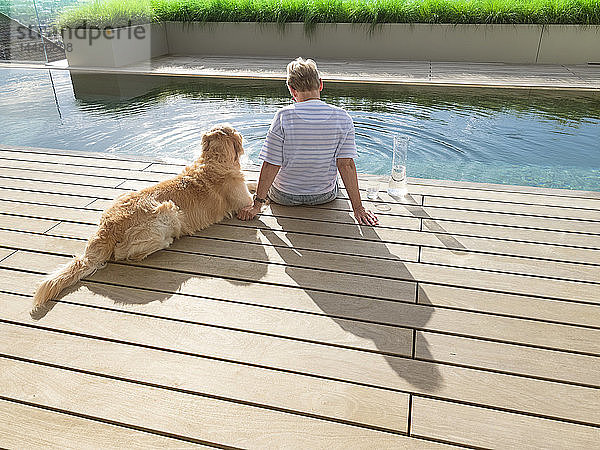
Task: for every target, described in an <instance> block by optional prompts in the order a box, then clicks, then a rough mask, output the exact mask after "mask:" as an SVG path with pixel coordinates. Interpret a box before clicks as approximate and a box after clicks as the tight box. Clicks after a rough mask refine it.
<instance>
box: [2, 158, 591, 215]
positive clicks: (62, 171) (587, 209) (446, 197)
mask: <svg viewBox="0 0 600 450" xmlns="http://www.w3.org/2000/svg"><path fill="white" fill-rule="evenodd" d="M0 169H9V170H23V171H29V172H40V173H51V174H57V173H59V174H63V175H73V176H86V177H92V178H99V179H111V180H112V179H117V180H123V181H134V182H146V183H158V182H160V181H162V180H163V178H160V177H157V178H151V179H144V178H136V177H135V176H133V177H129V176H128V177H125V176H116V175H115V176H111V175H90V174H82V173H76V172H67V171H64V170H61V171H58V170H44V169H29V168H18V167H10V166H2V165H0ZM118 170H129V169H118ZM132 171H133V170H132ZM136 172H140V173H145V174H153V173H157V174H161V175H171V176H175V175H176V174H173V173H170V172H150V171H145V172H143V171H139V170H136ZM39 181H44V180H39ZM105 187H106V186H105ZM113 187H114V186H113ZM413 195H427V196H429V197H432V198H443V199H452V200H465V201H480V202H481V201H483V202H490V203H500V204H509V205H522V206H539V207H549V208H562V209H565V210H579V211H594V212H600V205H599V207H596V208H582V207H574V206H566V205H547V204H533V203H525V202H515V201H508V200H499V199H478V198H469V197H465V198H463V197H456V196H444V195H440V194H418V193H413ZM569 198H571V197H569ZM585 200H589V201H592V200H596V199H585ZM375 202H378V201H375ZM384 203H387V202H384ZM420 206H424V207H429V205H425V204H424V202H422V203H421V204H420ZM456 209H461V210H468V211H471V210H472V209H467V208H456ZM509 214H510V213H509ZM527 216H531V217H545V216H538V215H527ZM566 219H568V218H566Z"/></svg>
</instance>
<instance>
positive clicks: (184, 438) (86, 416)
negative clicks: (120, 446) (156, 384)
mask: <svg viewBox="0 0 600 450" xmlns="http://www.w3.org/2000/svg"><path fill="white" fill-rule="evenodd" d="M0 400H2V401H6V402H9V403H18V404H20V405H25V406H30V407H32V408H38V409H43V410H46V411H50V412H53V413H58V414H65V415H68V416H74V417H78V418H81V419H87V420H91V421H93V422H101V423H105V424H108V425H113V426H116V427H120V428H127V429H129V430H135V431H141V432H144V433H148V434H153V435H157V436H162V437H166V438H171V439H174V440H177V441H184V442H190V443H194V444H198V445H204V446H207V447H212V448H219V449H228V450H229V449H231V450H242V449H241V448H239V447H231V446H224V445H222V444H218V443H214V442H209V441H204V440H200V439H196V438H193V437H191V436H190V437H187V436H182V435H178V434H175V433H168V432H165V431H161V430H156V429H153V428H147V427H142V426H139V425H133V424H128V423H125V422H119V421H116V420H111V419H107V418H104V417H100V416H92V415H90V414H84V413H80V412H76V411H70V410H66V409H61V408H56V407H54V406H48V405H41V404H38V403H33V402H28V401H25V400H21V399H16V398H11V397H6V396H4V395H0Z"/></svg>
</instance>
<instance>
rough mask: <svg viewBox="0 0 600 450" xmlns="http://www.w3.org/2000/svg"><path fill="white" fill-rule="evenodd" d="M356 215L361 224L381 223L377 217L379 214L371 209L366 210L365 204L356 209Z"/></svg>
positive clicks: (373, 224)
mask: <svg viewBox="0 0 600 450" xmlns="http://www.w3.org/2000/svg"><path fill="white" fill-rule="evenodd" d="M354 217H356V220H357V221H358V223H359V224H360V225H371V226H376V225H379V219H377V216H376V215H375V214H373V213H372V212H371V211H368V210H366V209H365V208H364V206H359V207H358V208H356V209H355V210H354Z"/></svg>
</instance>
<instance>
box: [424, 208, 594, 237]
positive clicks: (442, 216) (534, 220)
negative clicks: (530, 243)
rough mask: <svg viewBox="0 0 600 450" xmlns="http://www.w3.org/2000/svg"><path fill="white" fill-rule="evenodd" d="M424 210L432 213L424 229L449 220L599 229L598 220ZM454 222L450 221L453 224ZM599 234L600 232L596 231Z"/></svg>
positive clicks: (570, 229)
mask: <svg viewBox="0 0 600 450" xmlns="http://www.w3.org/2000/svg"><path fill="white" fill-rule="evenodd" d="M423 212H424V213H425V214H428V215H430V217H425V219H424V221H423V226H424V229H427V228H429V229H431V230H436V227H437V228H438V229H439V228H440V227H441V228H442V229H444V228H446V224H447V223H448V221H452V222H454V221H456V222H463V223H464V222H467V223H472V224H481V225H496V226H507V227H514V228H522V229H525V230H530V229H531V230H554V231H565V232H571V233H575V232H577V233H592V232H594V230H597V227H598V222H592V221H589V220H581V219H578V220H572V219H571V218H561V217H537V216H525V215H520V214H518V213H495V212H488V211H469V210H460V209H452V208H443V207H439V208H428V207H424V208H423ZM452 222H450V223H451V224H452ZM440 231H441V230H440ZM596 234H598V233H596Z"/></svg>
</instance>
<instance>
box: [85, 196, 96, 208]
mask: <svg viewBox="0 0 600 450" xmlns="http://www.w3.org/2000/svg"><path fill="white" fill-rule="evenodd" d="M97 200H98V199H97V198H94V199H93V200H92V201H91V202H89V203H88V204H86V205H85V206H84V208H87V207H88V206H90V205H93V204H94V202H96V201H97Z"/></svg>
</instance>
